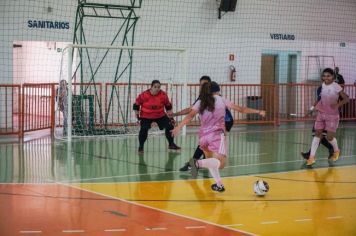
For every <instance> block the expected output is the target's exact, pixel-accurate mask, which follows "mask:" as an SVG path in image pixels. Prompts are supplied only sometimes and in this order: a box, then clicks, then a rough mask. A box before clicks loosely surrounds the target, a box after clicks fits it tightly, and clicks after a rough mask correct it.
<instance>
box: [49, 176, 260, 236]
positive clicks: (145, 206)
mask: <svg viewBox="0 0 356 236" xmlns="http://www.w3.org/2000/svg"><path fill="white" fill-rule="evenodd" d="M56 183H57V182H56ZM57 184H58V185H63V186H66V187H71V188H74V189H77V190H80V191H85V192H88V193H92V194H97V195H99V196H102V197H106V198H111V199H115V200H118V201H122V202H125V203H128V204H133V205H136V206H140V207H144V208H148V209H151V210H156V211H159V212H163V213H166V214H170V215H174V216H177V217H182V218H186V219H189V220H193V221H198V222H201V223H204V224H207V225H214V226H216V227H220V228H224V229H227V230H231V231H235V232H239V233H244V234H248V235H251V236H258V235H257V234H254V233H250V232H247V231H243V230H238V229H234V228H229V227H226V226H224V225H219V224H216V223H214V222H209V221H205V220H202V219H198V218H194V217H190V216H185V215H181V214H178V213H175V212H169V211H166V210H162V209H159V208H154V207H151V206H147V205H144V204H140V203H137V202H132V201H128V200H125V199H122V198H119V197H114V196H110V195H106V194H103V193H99V192H95V191H92V190H88V189H82V188H80V187H77V186H72V185H70V184H63V183H57Z"/></svg>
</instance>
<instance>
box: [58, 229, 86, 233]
mask: <svg viewBox="0 0 356 236" xmlns="http://www.w3.org/2000/svg"><path fill="white" fill-rule="evenodd" d="M62 232H63V233H84V232H85V231H84V230H81V229H73V230H71V229H67V230H62Z"/></svg>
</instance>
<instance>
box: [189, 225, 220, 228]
mask: <svg viewBox="0 0 356 236" xmlns="http://www.w3.org/2000/svg"><path fill="white" fill-rule="evenodd" d="M224 226H226V225H224ZM184 228H186V229H205V228H206V226H204V225H201V226H185V227H184Z"/></svg>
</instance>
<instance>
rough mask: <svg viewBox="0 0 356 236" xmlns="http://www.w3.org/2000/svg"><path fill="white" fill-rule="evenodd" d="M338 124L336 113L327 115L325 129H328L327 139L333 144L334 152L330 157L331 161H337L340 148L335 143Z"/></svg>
mask: <svg viewBox="0 0 356 236" xmlns="http://www.w3.org/2000/svg"><path fill="white" fill-rule="evenodd" d="M338 126H339V116H338V115H329V116H327V118H326V128H325V129H326V130H327V131H328V133H327V139H328V141H329V143H330V144H331V145H332V146H333V149H334V153H333V155H332V157H331V159H332V160H333V161H337V160H338V159H339V156H340V149H339V146H338V144H337V140H336V138H335V137H336V130H337V128H338Z"/></svg>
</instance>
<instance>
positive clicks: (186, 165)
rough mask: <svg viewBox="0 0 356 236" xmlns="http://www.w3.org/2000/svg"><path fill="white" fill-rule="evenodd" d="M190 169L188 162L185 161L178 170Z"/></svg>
mask: <svg viewBox="0 0 356 236" xmlns="http://www.w3.org/2000/svg"><path fill="white" fill-rule="evenodd" d="M190 169H192V167H191V166H190V164H189V162H186V163H185V164H184V166H183V167H182V168H180V169H179V171H188V170H190Z"/></svg>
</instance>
